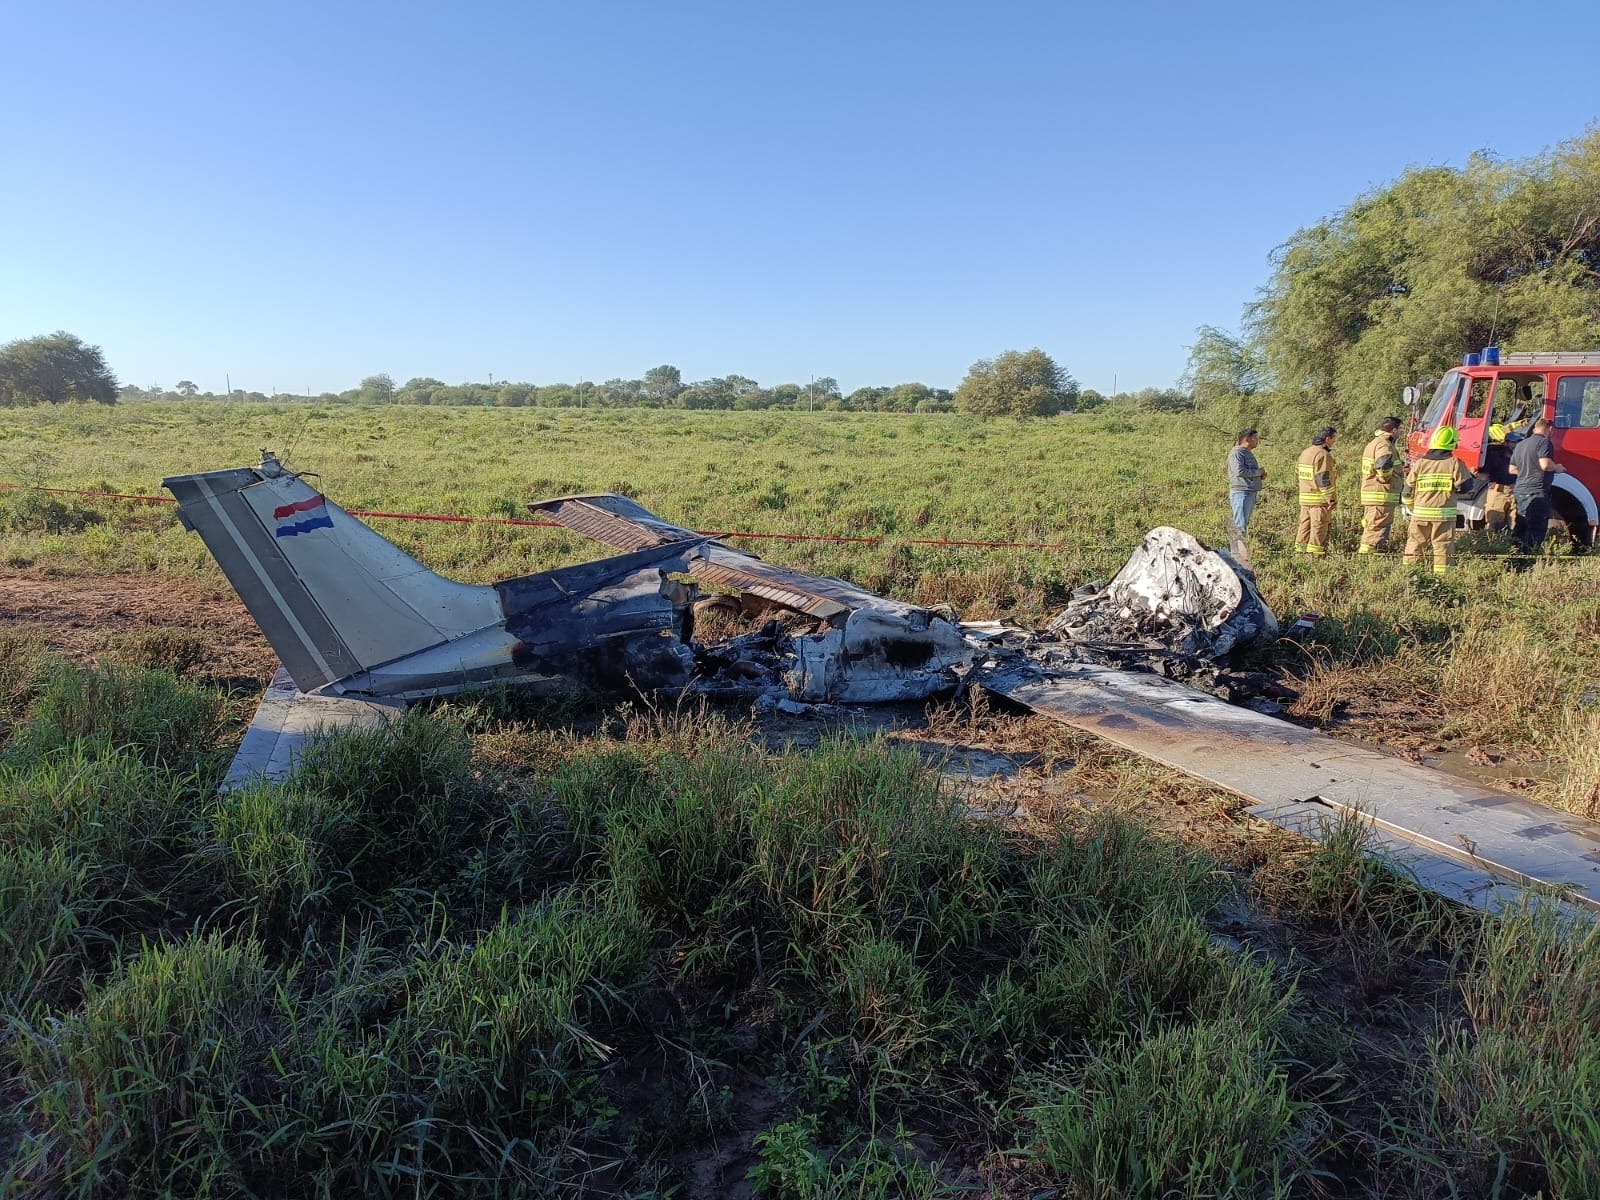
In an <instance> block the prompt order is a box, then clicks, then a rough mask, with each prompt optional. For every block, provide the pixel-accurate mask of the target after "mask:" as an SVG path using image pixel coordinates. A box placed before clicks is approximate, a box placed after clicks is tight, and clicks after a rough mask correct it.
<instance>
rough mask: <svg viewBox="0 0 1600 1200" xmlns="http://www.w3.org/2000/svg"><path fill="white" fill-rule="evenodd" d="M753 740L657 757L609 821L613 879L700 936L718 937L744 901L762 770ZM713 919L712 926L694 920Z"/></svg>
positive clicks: (648, 906)
mask: <svg viewBox="0 0 1600 1200" xmlns="http://www.w3.org/2000/svg"><path fill="white" fill-rule="evenodd" d="M765 770H766V768H765V764H764V763H763V762H762V761H761V756H760V753H759V752H758V751H756V750H755V749H753V748H752V747H750V746H748V745H742V744H736V745H719V746H712V747H708V748H706V749H705V750H703V751H701V752H700V753H699V754H697V755H695V756H693V757H686V756H684V755H682V754H680V753H677V752H673V753H670V754H667V755H664V756H662V757H661V758H659V759H658V760H657V761H656V762H655V763H654V764H653V768H652V773H651V785H650V787H649V788H647V789H645V790H643V792H642V793H641V794H638V795H636V796H635V797H634V798H633V800H632V802H631V803H630V804H628V805H627V806H626V807H625V808H616V809H613V810H612V811H611V813H610V819H609V820H608V830H607V831H608V837H607V841H606V845H607V864H608V871H609V876H610V879H611V881H612V884H613V886H615V887H616V888H617V889H618V890H619V892H621V893H622V894H624V895H628V896H631V897H633V898H634V899H636V900H637V901H638V903H639V904H640V906H641V907H642V908H643V909H644V910H645V911H646V912H648V913H650V914H651V915H652V916H654V917H655V918H656V919H658V920H661V921H663V922H664V923H667V924H670V925H672V926H673V927H675V928H678V929H682V930H685V931H686V932H689V933H691V934H693V935H694V936H696V938H697V940H701V941H706V942H710V941H715V940H721V939H722V937H723V935H724V934H725V933H726V932H728V931H724V930H720V929H718V928H716V927H717V926H718V925H719V924H720V920H719V918H728V919H732V918H733V916H734V914H735V913H736V912H737V911H738V910H739V909H741V908H742V907H744V901H743V899H742V897H741V896H739V895H738V894H737V893H738V891H739V889H740V886H741V884H742V883H743V881H744V878H745V875H746V871H747V868H748V863H749V860H750V845H751V831H750V816H749V812H750V807H751V789H752V784H753V782H754V781H755V780H757V779H758V778H760V776H761V775H762V774H764V773H765ZM708 918H709V919H710V922H711V926H712V928H711V929H709V930H707V929H704V928H697V926H698V925H699V924H700V923H701V922H703V921H706V920H707V919H708Z"/></svg>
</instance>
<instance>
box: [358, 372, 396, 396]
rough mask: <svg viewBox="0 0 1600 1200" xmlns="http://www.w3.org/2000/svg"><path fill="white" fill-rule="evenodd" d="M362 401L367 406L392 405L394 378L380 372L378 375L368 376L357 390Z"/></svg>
mask: <svg viewBox="0 0 1600 1200" xmlns="http://www.w3.org/2000/svg"><path fill="white" fill-rule="evenodd" d="M357 390H358V391H359V392H360V397H359V398H360V399H361V400H362V401H364V402H365V403H367V404H392V403H394V394H395V386H394V377H393V376H391V375H387V374H385V373H384V372H382V371H380V372H378V374H376V375H368V376H367V377H366V378H365V379H363V380H362V381H361V386H360V388H359V389H357Z"/></svg>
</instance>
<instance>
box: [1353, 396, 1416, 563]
mask: <svg viewBox="0 0 1600 1200" xmlns="http://www.w3.org/2000/svg"><path fill="white" fill-rule="evenodd" d="M1399 429H1400V418H1399V417H1385V418H1384V419H1383V420H1381V421H1379V422H1378V428H1377V431H1376V432H1375V433H1374V434H1373V435H1372V440H1371V441H1370V442H1368V443H1367V446H1366V449H1365V450H1363V451H1362V452H1361V548H1360V549H1359V550H1357V551H1356V553H1357V554H1376V553H1377V552H1378V551H1379V550H1382V549H1384V548H1386V547H1387V546H1388V544H1389V527H1390V526H1391V525H1393V524H1394V510H1395V509H1397V508H1399V507H1400V488H1401V485H1402V484H1403V483H1404V481H1405V472H1404V471H1402V470H1401V468H1400V463H1399V461H1398V460H1397V459H1396V458H1395V453H1394V439H1395V434H1396V433H1397V432H1399Z"/></svg>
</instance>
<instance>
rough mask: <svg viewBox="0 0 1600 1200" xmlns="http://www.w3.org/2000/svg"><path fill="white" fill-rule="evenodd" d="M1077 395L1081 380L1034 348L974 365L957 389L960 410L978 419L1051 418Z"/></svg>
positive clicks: (1070, 404) (1008, 352) (981, 361)
mask: <svg viewBox="0 0 1600 1200" xmlns="http://www.w3.org/2000/svg"><path fill="white" fill-rule="evenodd" d="M1077 396H1078V383H1077V381H1076V380H1075V379H1073V378H1072V376H1071V375H1069V374H1068V373H1067V372H1065V371H1063V370H1062V369H1061V368H1060V367H1058V366H1056V363H1055V360H1054V359H1052V358H1051V357H1050V356H1049V355H1048V354H1046V353H1045V352H1044V351H1043V350H1040V349H1039V348H1038V347H1034V348H1033V349H1032V350H1027V351H1018V350H1007V351H1006V352H1005V353H1004V354H1002V355H1001V356H1000V357H999V358H995V359H988V358H983V359H979V360H978V361H977V362H975V363H973V364H972V369H971V370H970V371H968V372H967V377H966V378H965V379H964V380H962V381H961V386H960V387H959V388H957V389H956V407H957V408H959V409H960V410H961V411H962V412H964V413H970V414H972V415H973V416H975V417H1048V416H1053V415H1055V414H1056V413H1058V412H1060V411H1061V410H1062V409H1064V408H1071V407H1072V403H1073V401H1074V400H1076V399H1077Z"/></svg>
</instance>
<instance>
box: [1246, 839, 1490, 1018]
mask: <svg viewBox="0 0 1600 1200" xmlns="http://www.w3.org/2000/svg"><path fill="white" fill-rule="evenodd" d="M1251 885H1252V889H1253V891H1254V893H1255V895H1256V897H1257V899H1258V900H1259V901H1261V902H1262V903H1263V905H1264V906H1265V907H1266V908H1267V909H1269V910H1270V911H1272V912H1274V913H1277V914H1279V915H1280V916H1282V917H1284V918H1286V919H1288V920H1290V921H1293V922H1294V923H1295V924H1296V925H1298V926H1299V927H1300V928H1301V929H1302V930H1303V931H1305V932H1306V933H1307V934H1308V935H1309V936H1311V937H1312V938H1313V939H1314V940H1316V941H1317V942H1318V943H1319V944H1321V945H1322V946H1324V947H1327V948H1329V949H1330V950H1331V951H1332V952H1334V953H1336V954H1338V955H1340V956H1347V957H1348V961H1349V963H1350V966H1351V968H1352V969H1353V970H1354V971H1355V973H1356V976H1357V977H1358V979H1359V980H1360V981H1361V982H1362V984H1363V986H1364V987H1365V988H1366V989H1367V991H1368V993H1369V994H1378V993H1380V992H1382V991H1383V990H1384V989H1385V988H1387V987H1389V986H1390V985H1391V984H1392V983H1393V982H1394V981H1395V979H1396V978H1398V977H1399V976H1400V975H1401V974H1403V973H1404V972H1405V971H1407V970H1410V969H1412V967H1413V966H1414V964H1415V962H1416V960H1417V958H1418V956H1425V955H1428V954H1438V955H1442V956H1447V954H1448V952H1447V950H1446V949H1445V947H1446V945H1447V943H1448V941H1449V939H1450V938H1451V937H1452V936H1453V935H1459V934H1463V933H1467V932H1470V930H1471V925H1472V918H1471V917H1470V916H1468V915H1467V914H1466V913H1464V912H1462V911H1461V910H1460V909H1459V908H1457V907H1455V906H1454V905H1451V904H1449V903H1447V902H1446V901H1444V900H1442V899H1441V898H1440V897H1438V896H1437V895H1435V894H1434V893H1432V892H1430V891H1428V890H1427V889H1426V888H1424V887H1423V886H1422V885H1421V884H1419V883H1417V882H1416V880H1415V879H1414V878H1413V877H1412V876H1411V875H1410V874H1409V873H1408V872H1407V870H1406V868H1405V866H1404V864H1403V863H1400V862H1396V861H1395V860H1394V859H1393V858H1391V857H1390V856H1389V855H1387V854H1385V853H1384V852H1383V851H1382V850H1381V848H1380V847H1378V846H1377V845H1376V844H1375V843H1374V841H1373V833H1372V826H1371V824H1370V823H1369V822H1368V820H1367V819H1366V818H1365V817H1364V816H1363V815H1361V814H1360V813H1358V812H1353V811H1347V810H1342V811H1340V812H1338V813H1336V814H1332V815H1330V816H1329V817H1328V819H1327V820H1326V821H1324V822H1323V825H1322V828H1321V831H1320V832H1319V834H1318V837H1317V840H1316V842H1315V843H1313V844H1311V845H1309V846H1305V847H1303V848H1302V847H1296V848H1294V849H1290V850H1285V851H1284V852H1282V853H1281V854H1279V855H1278V856H1276V857H1275V858H1274V859H1273V860H1272V861H1271V862H1269V863H1266V864H1264V865H1262V866H1261V867H1259V868H1258V869H1257V870H1256V871H1255V873H1254V875H1253V877H1252V880H1251Z"/></svg>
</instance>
